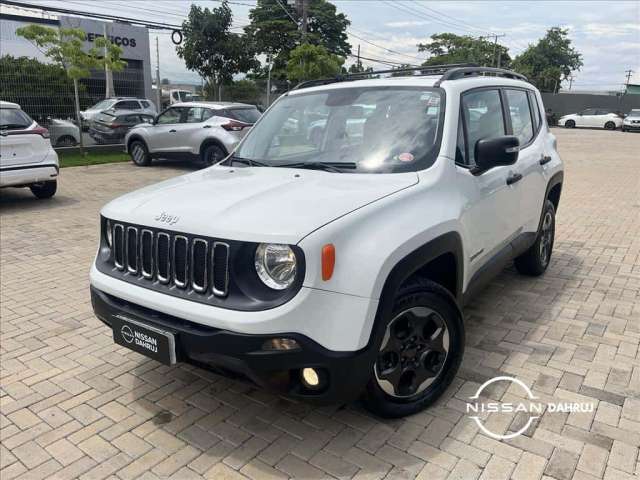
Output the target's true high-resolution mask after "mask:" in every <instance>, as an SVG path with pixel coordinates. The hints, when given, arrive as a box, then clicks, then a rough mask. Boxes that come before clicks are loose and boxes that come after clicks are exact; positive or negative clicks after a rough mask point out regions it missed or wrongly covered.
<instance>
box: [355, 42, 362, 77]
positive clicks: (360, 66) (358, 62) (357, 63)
mask: <svg viewBox="0 0 640 480" xmlns="http://www.w3.org/2000/svg"><path fill="white" fill-rule="evenodd" d="M356 58H357V59H358V60H357V62H356V66H357V68H358V72H360V71H361V70H362V64H361V63H360V44H358V56H357V57H356Z"/></svg>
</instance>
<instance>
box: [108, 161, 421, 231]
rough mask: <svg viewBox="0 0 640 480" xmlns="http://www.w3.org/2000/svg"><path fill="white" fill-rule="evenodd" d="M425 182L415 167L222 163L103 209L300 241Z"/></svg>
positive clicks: (192, 227) (182, 226) (146, 221)
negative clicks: (369, 170) (342, 169)
mask: <svg viewBox="0 0 640 480" xmlns="http://www.w3.org/2000/svg"><path fill="white" fill-rule="evenodd" d="M417 183H418V175H417V174H416V173H415V172H409V173H394V174H354V173H330V172H323V171H316V170H302V169H292V168H268V167H246V168H245V167H239V168H231V167H222V166H214V167H211V168H208V169H205V170H201V171H198V172H194V173H191V174H188V175H183V176H180V177H176V178H173V179H170V180H167V181H164V182H161V183H158V184H156V185H152V186H150V187H146V188H143V189H141V190H137V191H135V192H132V193H129V194H127V195H124V196H122V197H120V198H118V199H116V200H114V201H112V202H111V203H109V204H108V205H106V206H105V207H104V209H103V210H102V214H103V215H104V216H105V217H107V218H111V219H114V220H121V221H123V222H130V223H134V224H138V225H148V226H152V227H157V228H165V229H167V230H173V231H178V232H185V233H192V234H196V235H203V236H210V237H216V238H222V239H228V240H244V241H253V242H274V243H288V244H296V243H298V242H299V241H300V240H301V239H302V238H303V237H305V236H306V235H307V234H309V233H310V232H312V231H313V230H315V229H317V228H319V227H321V226H323V225H325V224H327V223H329V222H331V221H333V220H335V219H336V218H338V217H341V216H343V215H345V214H347V213H349V212H352V211H354V210H356V209H358V208H360V207H362V206H364V205H366V204H368V203H371V202H374V201H376V200H379V199H380V198H382V197H385V196H387V195H390V194H392V193H394V192H397V191H399V190H402V189H405V188H408V187H411V186H412V185H415V184H417ZM163 214H164V215H163Z"/></svg>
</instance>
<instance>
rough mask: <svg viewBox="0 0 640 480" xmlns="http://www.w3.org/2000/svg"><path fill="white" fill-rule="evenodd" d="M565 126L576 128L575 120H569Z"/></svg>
mask: <svg viewBox="0 0 640 480" xmlns="http://www.w3.org/2000/svg"><path fill="white" fill-rule="evenodd" d="M564 126H565V127H567V128H575V126H576V122H575V121H573V120H567V121H566V122H564Z"/></svg>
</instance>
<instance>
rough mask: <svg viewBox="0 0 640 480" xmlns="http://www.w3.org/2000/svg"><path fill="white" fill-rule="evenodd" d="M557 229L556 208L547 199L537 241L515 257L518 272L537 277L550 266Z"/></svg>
mask: <svg viewBox="0 0 640 480" xmlns="http://www.w3.org/2000/svg"><path fill="white" fill-rule="evenodd" d="M555 230H556V209H555V207H554V206H553V203H552V202H551V201H550V200H546V201H545V204H544V210H543V212H542V221H541V222H540V228H539V230H538V235H537V237H536V241H535V242H534V243H533V245H531V247H529V249H528V250H527V251H526V252H524V253H523V254H522V255H520V256H519V257H517V258H516V259H515V262H514V263H515V266H516V270H518V272H520V273H522V274H523V275H530V276H533V277H537V276H538V275H542V274H543V273H544V271H545V270H546V269H547V267H548V266H549V261H550V260H551V253H552V251H553V242H554V239H555Z"/></svg>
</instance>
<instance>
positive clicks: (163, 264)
mask: <svg viewBox="0 0 640 480" xmlns="http://www.w3.org/2000/svg"><path fill="white" fill-rule="evenodd" d="M170 240H171V239H170V237H169V235H167V234H166V233H162V232H160V233H158V239H157V240H156V268H157V278H158V281H159V282H160V283H169V276H170V275H171V266H170V265H171V264H170V258H169V248H170V245H171V241H170Z"/></svg>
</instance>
